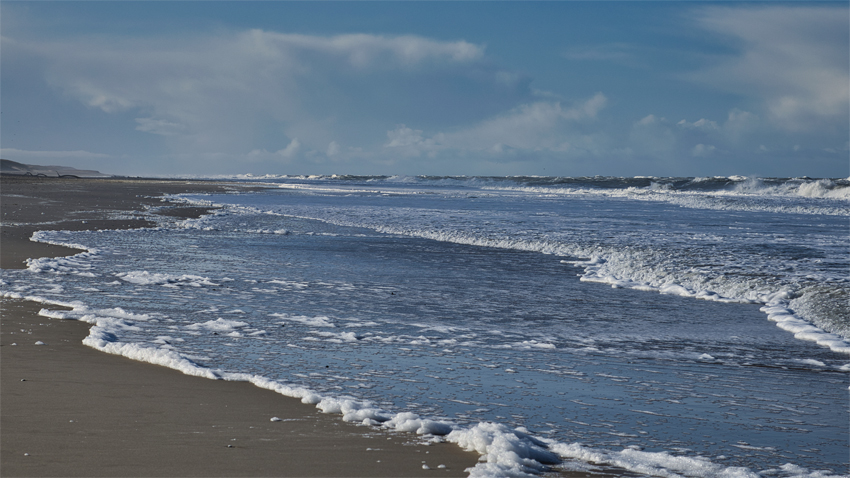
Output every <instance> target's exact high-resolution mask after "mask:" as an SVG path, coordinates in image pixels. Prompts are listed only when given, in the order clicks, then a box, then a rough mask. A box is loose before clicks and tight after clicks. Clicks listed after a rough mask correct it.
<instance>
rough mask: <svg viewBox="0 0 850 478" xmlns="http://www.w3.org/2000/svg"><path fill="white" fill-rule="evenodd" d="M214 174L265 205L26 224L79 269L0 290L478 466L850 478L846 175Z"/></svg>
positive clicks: (242, 196)
mask: <svg viewBox="0 0 850 478" xmlns="http://www.w3.org/2000/svg"><path fill="white" fill-rule="evenodd" d="M228 179H229V180H230V181H235V180H240V181H243V182H247V183H252V184H253V185H263V186H265V189H263V190H261V191H258V192H257V191H254V192H239V191H238V190H234V192H232V193H229V194H215V195H184V196H176V197H171V198H169V200H168V201H167V202H164V203H163V208H167V207H171V206H173V203H174V202H180V203H192V204H199V205H209V206H218V207H220V209H218V210H216V211H214V213H213V214H211V215H208V216H205V217H202V218H200V219H192V220H184V221H181V220H176V219H168V218H163V217H162V216H156V215H154V213H155V212H157V211H155V210H150V211H147V214H149V215H150V216H151V217H155V218H157V220H158V221H159V223H160V226H159V227H156V228H150V229H141V230H133V231H83V232H68V231H59V232H40V233H36V234H35V236H34V240H38V241H44V242H51V243H57V244H66V245H75V246H76V247H80V248H83V249H85V250H86V251H87V252H84V253H81V254H78V255H76V256H73V257H70V258H58V259H33V260H30V261H29V268H28V269H27V270H24V271H3V279H2V290H3V294H4V295H5V296H7V297H28V298H31V299H35V300H39V301H42V302H44V303H45V304H47V305H46V306H45V309H44V310H43V311H42V312H41V314H42V315H45V316H48V317H54V318H71V319H79V320H85V321H88V322H90V323H92V324H93V327H92V329H91V333H90V335H89V337H87V338H86V339H85V343H86V344H87V345H90V346H92V347H95V348H98V349H100V350H104V351H106V352H110V353H116V354H121V355H125V356H128V357H131V358H134V359H137V360H143V361H148V362H152V363H157V364H160V365H165V366H169V367H173V368H176V369H178V370H182V371H184V372H185V373H188V374H193V375H200V376H206V377H209V378H218V379H226V380H248V381H251V382H253V383H255V384H257V385H258V386H261V387H266V388H270V389H273V390H276V391H278V392H280V393H283V394H285V395H289V396H294V397H298V398H301V399H302V401H304V402H305V403H311V404H315V405H316V406H317V407H319V408H320V409H322V410H323V411H325V412H328V413H339V414H341V415H342V418H343V419H344V420H347V421H355V422H358V423H361V424H363V425H364V426H376V427H377V426H380V427H386V428H390V429H393V430H399V431H406V432H413V433H418V434H419V435H421V438H422V439H423V440H445V441H451V442H455V443H457V444H459V445H460V446H462V447H464V448H466V449H470V450H476V451H478V452H479V453H480V454H481V455H482V461H481V463H480V464H479V465H478V466H476V467H475V468H474V469H472V470H471V473H472V474H473V475H480V476H497V475H518V474H522V473H545V472H553V471H557V470H579V471H588V472H594V471H599V470H602V469H604V468H609V469H610V468H612V467H613V468H620V469H625V470H629V471H631V472H634V473H638V474H645V475H656V476H679V475H685V476H695V477H713V476H759V475H761V476H765V475H768V476H813V477H824V476H830V475H844V474H846V473H848V423H850V416H848V400H847V398H848V396H847V393H848V374H850V356H848V355H850V340H848V338H850V305H848V299H850V283H848V275H847V272H848V270H850V269H848V266H849V265H850V264H848V262H850V261H848V254H847V253H848V241H847V237H848V216H850V187H848V186H850V181H848V180H811V179H808V178H801V179H782V180H779V179H752V178H749V179H748V178H740V177H733V178H546V177H533V178H529V177H512V178H480V177H445V178H436V177H384V176H380V177H350V176H341V177H337V176H331V177H286V176H284V177H263V178H253V177H240V178H228ZM50 304H57V305H65V306H70V307H72V308H73V310H72V311H64V310H60V309H59V308H56V307H53V308H51V307H50Z"/></svg>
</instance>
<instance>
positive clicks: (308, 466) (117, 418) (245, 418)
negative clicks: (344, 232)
mask: <svg viewBox="0 0 850 478" xmlns="http://www.w3.org/2000/svg"><path fill="white" fill-rule="evenodd" d="M1 181H2V182H0V192H1V193H2V203H0V209H2V228H0V232H1V233H2V239H0V267H2V268H3V269H10V268H24V267H25V266H26V264H25V259H26V258H28V257H57V256H62V255H68V254H73V253H75V252H77V251H76V250H74V249H69V248H65V247H59V246H51V245H45V244H38V243H34V242H31V241H30V240H29V238H30V237H31V235H32V233H33V232H34V231H36V230H45V229H64V230H68V229H77V230H80V229H116V228H135V227H144V226H149V225H151V223H149V222H148V221H146V220H144V219H143V218H142V217H138V214H135V213H134V212H135V211H139V210H140V209H141V208H142V207H143V206H144V205H163V203H162V202H161V199H159V197H158V196H160V195H162V194H173V193H180V192H190V191H191V192H213V191H221V190H224V189H226V188H228V187H230V186H228V185H226V184H224V183H214V182H190V181H165V180H129V179H128V180H118V179H44V178H25V177H24V178H14V177H3V178H2V180H1ZM203 212H205V210H203V209H199V208H174V209H173V210H170V211H169V212H168V213H170V214H173V215H175V216H180V217H195V216H197V215H199V214H202V213H203ZM113 213H122V217H120V218H115V217H112V216H113V215H114V214H113ZM0 306H1V307H0V310H2V314H0V475H2V476H4V477H12V476H399V477H400V476H466V473H465V472H464V469H466V468H468V467H471V466H473V465H475V463H476V462H477V459H478V455H477V454H475V453H469V452H464V451H462V450H461V449H460V448H458V447H457V446H456V445H453V444H436V445H431V446H426V445H422V444H419V443H418V442H417V440H416V436H415V435H411V434H399V433H390V432H384V431H381V430H377V429H375V428H369V427H362V426H356V425H353V424H350V423H345V422H343V421H342V420H341V418H340V417H339V416H336V415H324V414H322V413H320V412H319V411H318V410H317V409H316V408H315V407H313V406H311V405H305V404H302V403H301V402H300V401H298V400H296V399H292V398H288V397H284V396H282V395H279V394H276V393H274V392H271V391H268V390H263V389H260V388H257V387H255V386H253V385H251V384H248V383H243V382H224V381H215V380H208V379H203V378H197V377H190V376H187V375H183V374H181V373H180V372H177V371H174V370H171V369H168V368H165V367H160V366H156V365H150V364H146V363H141V362H135V361H132V360H129V359H126V358H123V357H118V356H114V355H108V354H105V353H102V352H99V351H96V350H94V349H91V348H89V347H86V346H84V345H82V343H81V341H82V339H83V338H84V337H85V336H86V335H87V334H88V328H89V325H88V324H85V323H81V322H76V321H64V320H54V319H48V318H45V317H41V316H38V315H37V313H38V311H39V310H40V309H41V308H42V305H40V304H36V303H32V302H26V301H21V300H10V299H4V300H3V301H2V303H1V304H0ZM36 342H43V343H44V345H36ZM13 344H16V345H13ZM272 417H279V418H281V419H282V421H277V422H271V421H270V418H272ZM423 462H424V463H425V464H427V465H428V466H429V467H430V468H431V469H430V470H425V469H423V468H422V466H423ZM439 465H445V466H446V467H445V468H438V466H439Z"/></svg>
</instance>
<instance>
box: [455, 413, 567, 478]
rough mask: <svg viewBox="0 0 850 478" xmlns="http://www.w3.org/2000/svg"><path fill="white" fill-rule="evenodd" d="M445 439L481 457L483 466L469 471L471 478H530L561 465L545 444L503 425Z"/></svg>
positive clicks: (483, 425) (486, 425)
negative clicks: (522, 477) (527, 477)
mask: <svg viewBox="0 0 850 478" xmlns="http://www.w3.org/2000/svg"><path fill="white" fill-rule="evenodd" d="M446 440H447V441H449V442H452V443H457V444H458V445H459V446H460V447H461V448H463V449H464V450H467V451H475V452H477V453H479V454H480V455H481V459H482V463H479V464H478V465H476V466H475V467H473V468H471V469H469V472H470V475H469V476H471V477H490V476H529V475H532V474H536V473H540V472H542V471H545V470H546V468H547V467H546V465H553V464H556V463H558V462H560V458H559V457H558V455H556V454H554V453H552V452H551V451H549V450H547V446H546V444H544V443H543V442H542V441H540V440H537V439H535V438H533V437H531V436H530V435H528V434H526V433H524V432H523V431H521V430H512V429H510V428H509V427H507V426H506V425H502V424H500V423H479V424H477V425H475V426H474V427H472V428H467V429H457V430H453V431H452V432H451V433H449V434H448V435H447V436H446Z"/></svg>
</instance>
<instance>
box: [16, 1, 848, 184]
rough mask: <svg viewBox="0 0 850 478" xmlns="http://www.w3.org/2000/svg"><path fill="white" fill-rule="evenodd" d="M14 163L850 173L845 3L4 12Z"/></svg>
mask: <svg viewBox="0 0 850 478" xmlns="http://www.w3.org/2000/svg"><path fill="white" fill-rule="evenodd" d="M0 14H2V17H0V19H2V30H1V31H0V33H2V41H1V42H0V62H1V63H2V64H0V67H2V68H0V74H2V78H1V79H0V81H2V82H0V104H2V112H0V121H1V122H0V142H1V144H0V146H2V156H3V158H6V159H12V160H16V161H20V162H24V163H33V164H62V165H69V166H75V167H79V168H93V169H98V170H100V171H103V172H108V173H114V174H129V175H174V174H193V175H207V174H233V173H254V174H264V173H269V174H410V175H413V174H436V175H456V174H467V175H559V176H585V175H613V176H634V175H654V176H714V175H733V174H735V175H757V176H780V177H784V176H804V175H805V176H811V177H847V176H848V174H850V160H848V154H850V153H849V152H848V150H850V133H848V131H850V121H849V120H848V117H850V92H849V91H848V90H850V86H849V85H850V79H848V69H849V68H850V67H848V58H850V48H848V43H849V42H850V40H848V39H850V28H848V25H850V13H848V5H847V3H846V2H839V3H788V2H783V3H769V2H761V3H734V2H722V3H697V2H339V3H338V2H10V1H3V2H2V3H0Z"/></svg>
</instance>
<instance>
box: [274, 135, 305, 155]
mask: <svg viewBox="0 0 850 478" xmlns="http://www.w3.org/2000/svg"><path fill="white" fill-rule="evenodd" d="M299 149H301V143H300V142H299V141H298V138H292V141H290V142H289V144H288V145H286V147H285V148H283V149H280V150H278V151H277V152H276V153H275V154H277V155H279V156H282V157H284V158H292V157H294V156H295V155H296V154H298V150H299Z"/></svg>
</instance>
